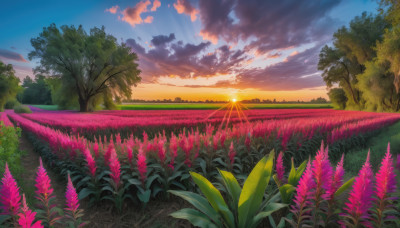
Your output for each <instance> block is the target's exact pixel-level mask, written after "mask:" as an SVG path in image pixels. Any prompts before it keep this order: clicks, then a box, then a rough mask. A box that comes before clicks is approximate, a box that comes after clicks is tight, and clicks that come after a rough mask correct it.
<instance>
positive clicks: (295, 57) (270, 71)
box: [0, 0, 378, 101]
mask: <svg viewBox="0 0 400 228" xmlns="http://www.w3.org/2000/svg"><path fill="white" fill-rule="evenodd" d="M377 7H378V5H377V3H376V1H374V0H351V1H349V0H342V1H340V0H280V1H277V0H258V1H257V0H142V1H132V0H131V1H117V0H107V1H98V0H79V1H76V0H69V1H55V0H53V1H45V0H35V1H21V0H15V1H5V2H3V3H2V7H1V8H0V28H1V35H0V60H1V61H3V62H6V63H11V64H13V65H14V68H15V70H16V74H17V76H19V77H20V78H23V77H25V76H26V75H31V76H32V75H33V72H32V68H33V67H35V65H36V64H37V63H36V62H34V61H32V62H31V61H29V60H28V59H27V55H28V53H29V52H30V51H31V50H32V47H31V44H30V39H31V38H32V37H36V36H38V35H39V33H40V32H41V31H42V28H43V27H45V26H49V25H50V24H51V23H55V24H56V25H57V26H60V25H65V24H66V25H76V26H79V25H80V24H82V25H83V26H84V28H85V29H86V30H87V31H88V30H89V29H90V28H92V27H94V26H98V27H100V26H102V25H104V26H105V28H106V32H107V33H110V34H112V35H113V36H115V37H117V38H118V40H120V42H125V43H126V44H127V45H128V46H130V47H131V48H132V50H133V51H134V52H135V53H137V55H138V57H139V67H140V69H141V70H142V73H141V77H142V83H141V84H139V85H138V87H137V88H135V89H134V92H133V98H136V99H164V98H167V99H168V98H172V99H173V98H174V97H176V96H180V97H182V98H183V99H190V100H205V99H218V100H227V99H232V98H237V99H251V98H256V97H257V98H260V99H274V98H276V99H277V100H283V99H286V100H305V101H307V100H310V99H312V98H316V97H319V96H322V97H326V89H325V86H324V83H323V81H322V79H321V76H320V72H318V71H317V62H318V54H319V51H320V50H321V47H322V46H323V45H326V44H329V43H330V42H331V40H332V34H333V33H334V32H335V31H336V30H337V29H338V28H339V27H341V26H343V25H348V23H349V21H350V20H351V19H353V18H354V17H355V16H358V15H361V13H362V12H363V11H367V12H371V13H376V12H377V11H376V9H377Z"/></svg>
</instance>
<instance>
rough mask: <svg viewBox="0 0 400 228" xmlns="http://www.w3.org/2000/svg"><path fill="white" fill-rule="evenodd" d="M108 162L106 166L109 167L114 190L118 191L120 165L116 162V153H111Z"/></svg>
mask: <svg viewBox="0 0 400 228" xmlns="http://www.w3.org/2000/svg"><path fill="white" fill-rule="evenodd" d="M109 161H110V163H109V164H108V166H109V167H110V171H111V174H110V176H111V179H112V180H113V182H114V185H115V186H114V187H115V190H118V187H119V184H120V180H121V164H120V162H119V160H118V156H117V153H116V152H115V150H113V151H112V153H111V155H110V160H109Z"/></svg>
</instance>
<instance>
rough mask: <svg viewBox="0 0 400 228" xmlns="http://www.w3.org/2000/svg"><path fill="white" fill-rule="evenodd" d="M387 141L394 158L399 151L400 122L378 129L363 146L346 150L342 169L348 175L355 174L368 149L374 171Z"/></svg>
mask: <svg viewBox="0 0 400 228" xmlns="http://www.w3.org/2000/svg"><path fill="white" fill-rule="evenodd" d="M388 142H390V151H391V153H392V156H393V158H394V159H396V156H397V154H398V153H399V151H400V122H397V123H395V124H393V125H392V126H390V127H387V128H385V129H383V130H382V131H379V133H377V135H376V136H374V137H372V138H370V139H369V140H368V142H367V145H366V147H365V148H355V149H353V150H350V151H348V153H347V154H346V155H345V158H344V169H345V170H346V173H347V174H348V175H352V176H356V175H357V173H358V171H359V170H360V169H361V167H362V165H363V164H364V162H365V160H366V158H367V154H368V149H370V150H371V153H370V156H371V158H370V162H371V165H372V167H373V169H374V171H375V172H376V171H377V170H378V167H379V166H380V163H381V161H382V159H383V157H384V156H385V153H386V149H387V145H388Z"/></svg>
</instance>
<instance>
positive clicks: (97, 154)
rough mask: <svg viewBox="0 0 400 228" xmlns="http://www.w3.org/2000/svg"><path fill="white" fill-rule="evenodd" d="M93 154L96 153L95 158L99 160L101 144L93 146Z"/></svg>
mask: <svg viewBox="0 0 400 228" xmlns="http://www.w3.org/2000/svg"><path fill="white" fill-rule="evenodd" d="M93 152H94V156H95V157H96V158H98V157H99V144H98V143H97V142H96V143H95V144H94V145H93Z"/></svg>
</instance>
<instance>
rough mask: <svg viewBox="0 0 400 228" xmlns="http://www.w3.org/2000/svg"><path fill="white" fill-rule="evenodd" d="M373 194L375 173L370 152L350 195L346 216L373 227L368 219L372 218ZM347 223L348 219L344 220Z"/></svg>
mask: <svg viewBox="0 0 400 228" xmlns="http://www.w3.org/2000/svg"><path fill="white" fill-rule="evenodd" d="M372 194H373V173H372V169H371V165H370V163H369V152H368V156H367V160H366V161H365V164H364V165H363V167H362V169H361V170H360V172H359V174H358V176H357V177H356V178H355V180H354V184H353V188H352V190H351V192H350V195H349V202H347V203H346V208H345V210H346V212H347V213H346V214H343V216H344V217H350V218H351V220H350V221H353V222H354V223H355V224H353V225H355V226H357V225H358V224H362V225H364V226H368V227H371V226H372V225H371V223H370V222H369V221H368V220H369V219H370V218H371V215H370V213H369V209H370V208H371V205H372V199H373V198H372ZM344 223H346V221H344Z"/></svg>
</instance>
